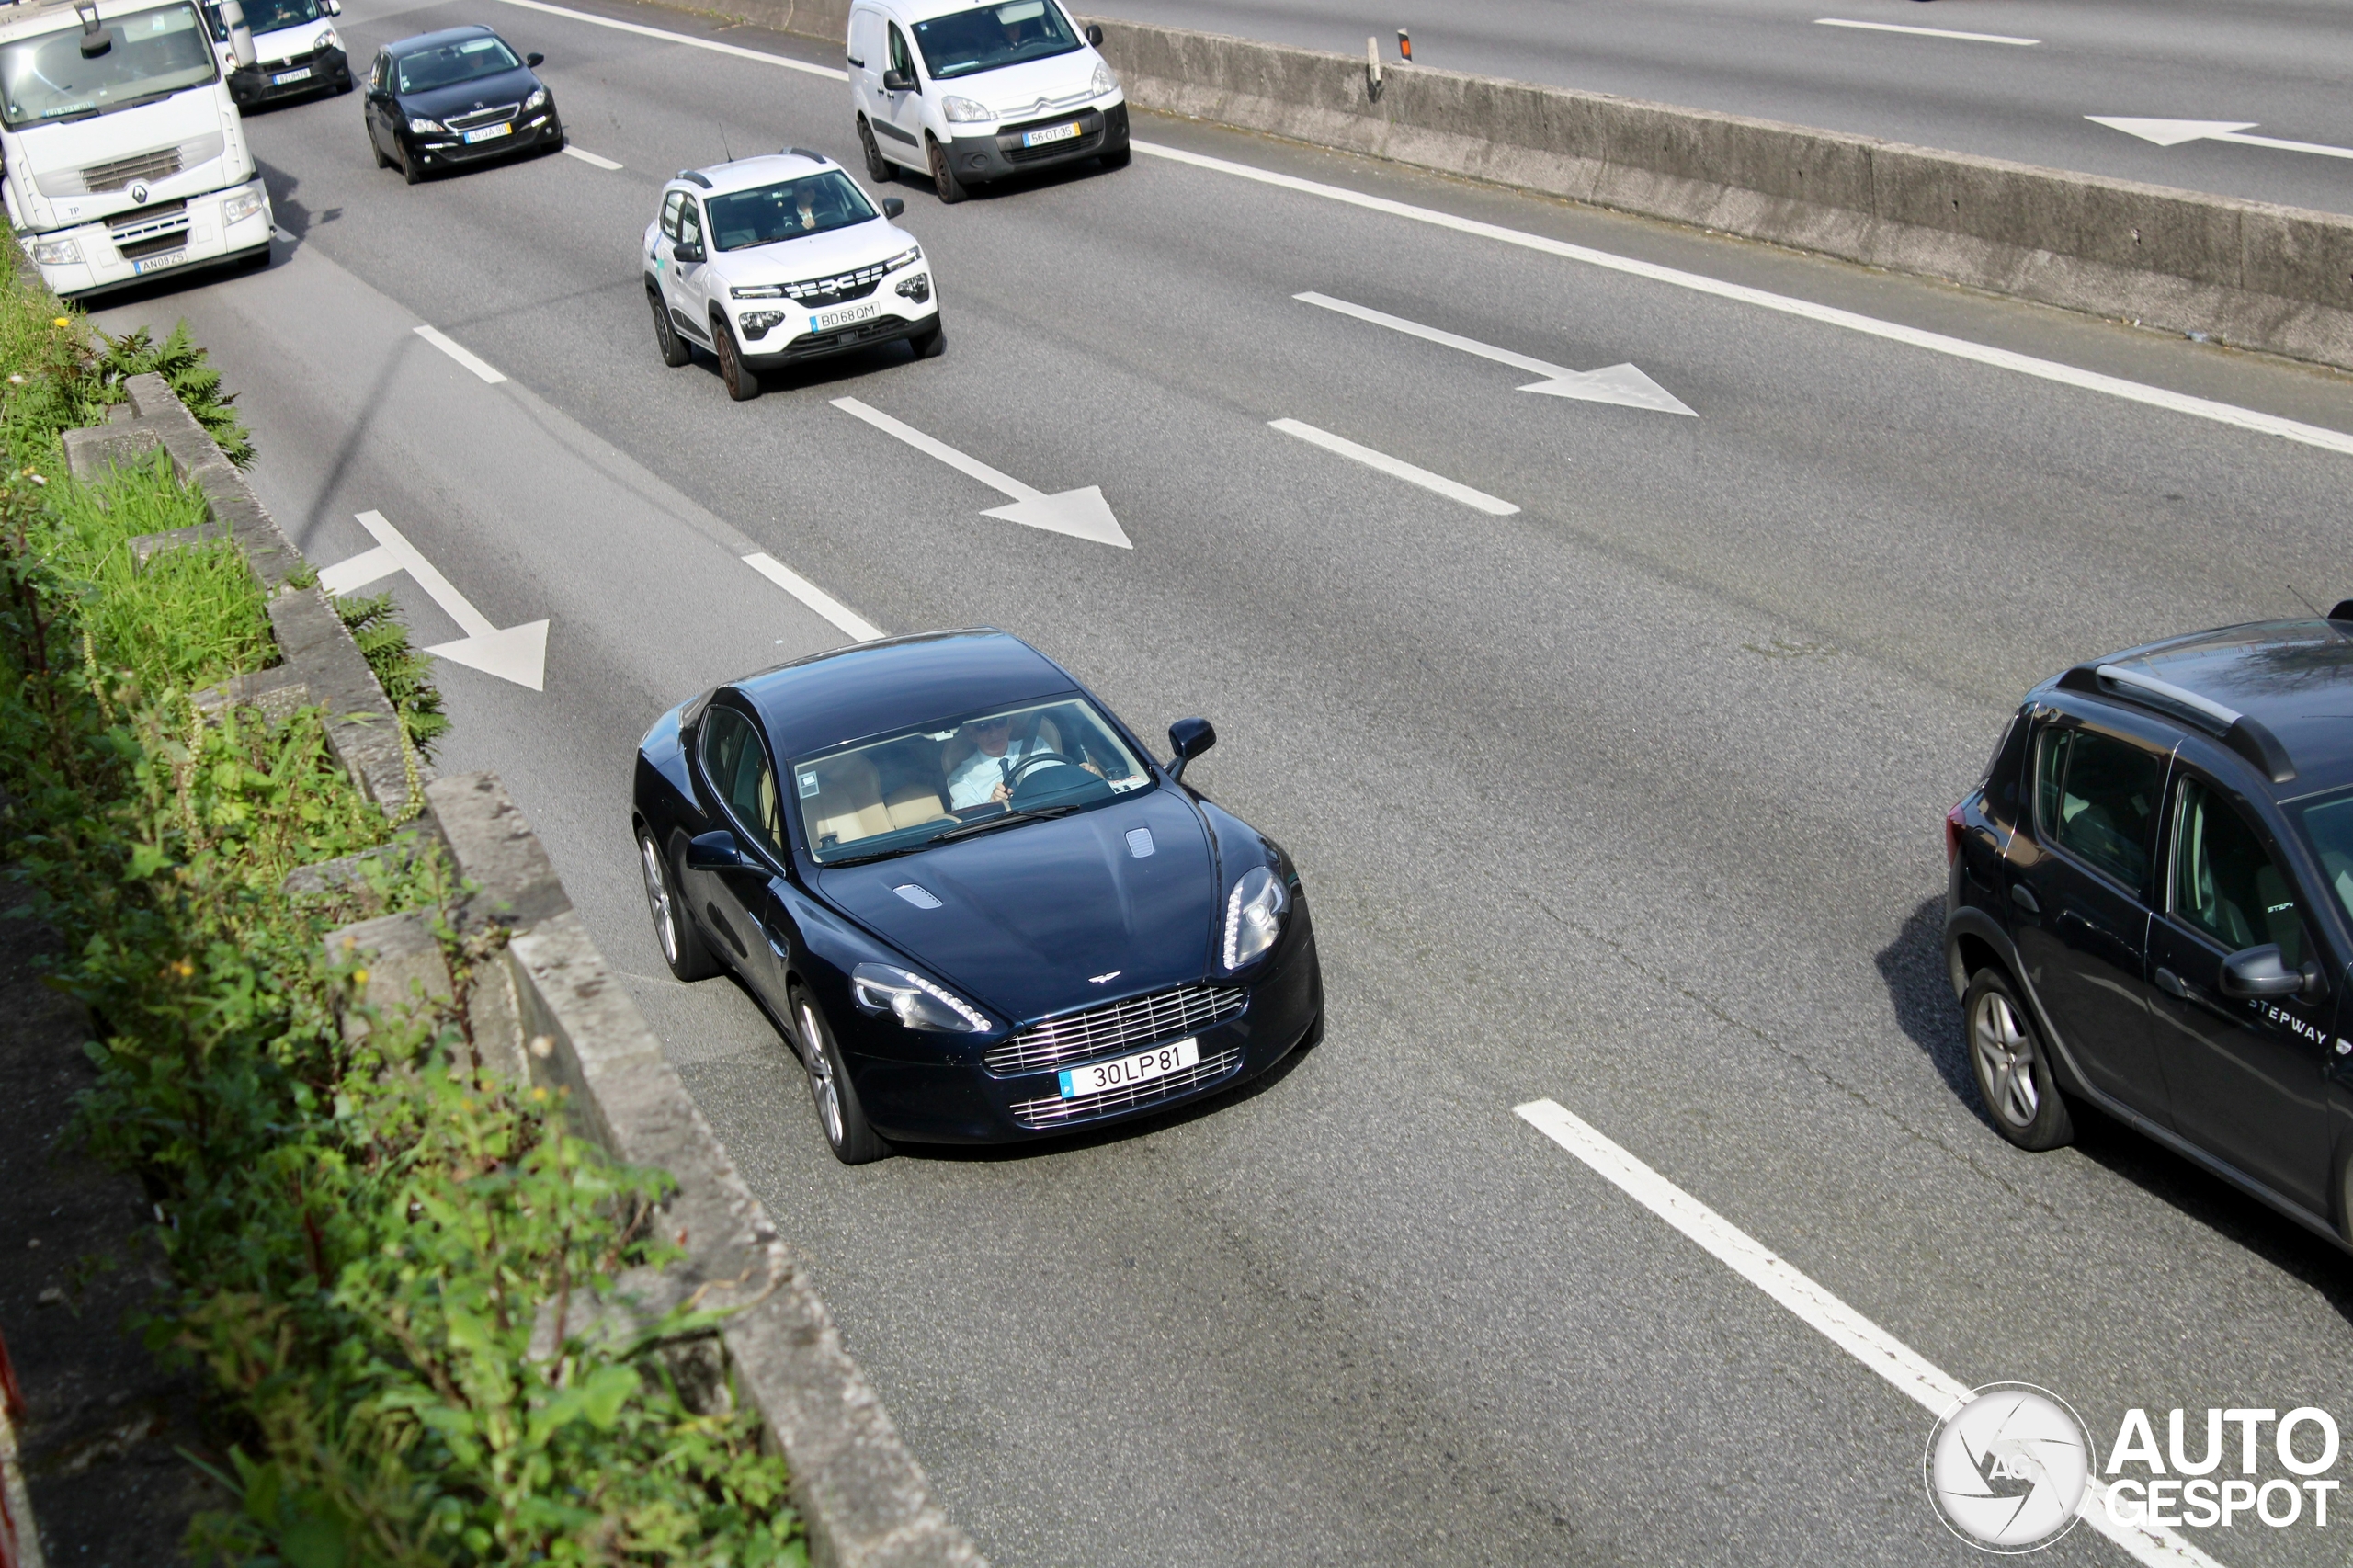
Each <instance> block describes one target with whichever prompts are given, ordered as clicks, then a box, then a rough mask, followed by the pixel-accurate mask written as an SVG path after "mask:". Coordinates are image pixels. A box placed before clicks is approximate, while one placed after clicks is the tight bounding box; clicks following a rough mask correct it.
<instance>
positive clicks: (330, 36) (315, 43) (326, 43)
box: [311, 28, 343, 50]
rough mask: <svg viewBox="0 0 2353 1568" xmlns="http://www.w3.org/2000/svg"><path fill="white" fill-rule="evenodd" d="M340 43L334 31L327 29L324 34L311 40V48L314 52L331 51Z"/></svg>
mask: <svg viewBox="0 0 2353 1568" xmlns="http://www.w3.org/2000/svg"><path fill="white" fill-rule="evenodd" d="M342 41H343V40H340V39H338V38H336V37H335V29H334V28H327V29H326V30H325V31H324V32H323V33H321V34H319V36H318V37H316V38H314V39H313V40H311V47H312V48H313V49H314V50H317V49H333V48H335V46H336V45H337V44H339V43H341V42H342Z"/></svg>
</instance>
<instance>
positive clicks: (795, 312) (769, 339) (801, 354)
mask: <svg viewBox="0 0 2353 1568" xmlns="http://www.w3.org/2000/svg"><path fill="white" fill-rule="evenodd" d="M918 267H919V268H920V264H918ZM898 282H899V279H898V278H897V277H896V276H895V275H894V276H892V277H891V278H884V279H883V280H882V282H881V284H880V285H879V286H878V287H877V289H876V290H875V295H874V298H875V302H876V304H877V305H878V307H879V310H878V312H877V313H876V314H874V315H872V316H870V317H869V318H868V319H867V320H865V321H862V322H852V323H850V324H847V325H845V326H840V327H836V328H834V329H833V330H831V331H825V332H820V331H817V330H815V321H816V317H815V315H814V314H813V313H812V312H810V311H809V310H808V309H807V308H806V307H805V306H801V305H798V304H796V303H794V301H790V300H779V301H777V304H778V305H779V306H780V307H782V309H781V310H779V311H778V312H776V313H779V314H783V315H784V319H783V320H782V321H780V322H779V323H777V324H775V325H773V326H771V327H769V328H767V330H766V331H765V332H764V333H763V334H762V335H760V336H758V337H756V338H755V337H753V336H752V335H750V334H749V333H748V332H746V331H745V330H743V329H742V320H743V317H745V315H750V314H756V313H758V312H754V311H752V310H748V309H742V310H739V311H738V312H737V323H738V330H737V332H736V334H735V342H736V345H737V347H739V348H741V349H742V350H743V355H744V363H745V364H746V365H748V366H750V367H751V368H753V369H760V370H766V369H777V368H778V367H779V366H784V365H794V364H799V363H800V362H801V360H804V359H822V358H825V357H826V356H827V355H829V354H847V353H851V352H853V351H855V350H857V349H860V348H871V347H874V346H875V345H876V344H879V343H896V342H898V341H899V340H900V339H901V338H905V337H915V336H918V335H922V334H924V333H926V332H929V331H930V330H931V329H932V328H933V327H934V326H935V325H937V324H938V321H939V296H938V294H937V293H936V292H931V291H929V290H926V294H925V296H924V299H923V300H922V301H921V302H917V301H913V300H910V299H908V298H906V297H905V296H904V295H902V294H900V293H898V292H897V290H896V285H897V283H898ZM885 301H887V302H885ZM737 303H738V304H739V305H741V304H742V303H743V301H737ZM785 312H790V313H789V314H787V313H785ZM796 326H797V327H799V328H800V330H799V332H798V333H795V331H794V328H795V327H796Z"/></svg>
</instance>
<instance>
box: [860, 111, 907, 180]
mask: <svg viewBox="0 0 2353 1568" xmlns="http://www.w3.org/2000/svg"><path fill="white" fill-rule="evenodd" d="M858 146H859V147H860V148H862V149H863V150H864V151H865V153H866V177H867V178H868V179H870V180H872V181H873V182H874V183H875V184H876V185H888V184H890V183H891V177H892V176H893V175H895V174H896V173H898V171H897V170H896V169H894V168H892V166H891V160H890V159H888V158H886V157H884V156H883V155H882V149H881V148H880V147H878V146H876V145H875V143H874V127H872V126H871V125H869V124H868V123H867V122H866V117H865V116H864V115H862V114H861V115H859V116H858Z"/></svg>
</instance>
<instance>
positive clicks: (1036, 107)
mask: <svg viewBox="0 0 2353 1568" xmlns="http://www.w3.org/2000/svg"><path fill="white" fill-rule="evenodd" d="M1029 112H1030V113H1031V114H1043V113H1045V112H1046V100H1045V99H1043V98H1040V99H1039V100H1038V101H1037V102H1036V103H1034V104H1031V105H1030V106H1029Z"/></svg>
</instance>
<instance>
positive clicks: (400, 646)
mask: <svg viewBox="0 0 2353 1568" xmlns="http://www.w3.org/2000/svg"><path fill="white" fill-rule="evenodd" d="M335 611H336V613H338V614H339V615H341V616H342V617H343V623H344V625H346V626H347V627H349V628H350V629H351V638H352V641H353V642H357V643H358V644H359V652H360V653H363V654H364V655H366V657H367V660H368V667H369V668H370V669H372V670H374V671H375V672H376V681H377V684H378V685H380V686H381V687H383V688H384V695H385V696H386V697H388V698H390V699H392V708H393V710H395V711H397V712H398V713H399V714H400V716H401V727H402V728H403V729H404V730H405V731H407V732H408V738H409V743H410V744H412V745H414V746H415V747H416V749H417V751H418V752H419V753H420V754H421V755H422V756H425V757H426V758H427V759H428V760H429V759H430V758H431V757H432V756H433V746H434V743H435V742H437V741H438V740H439V739H440V738H441V737H442V736H443V735H444V734H446V733H449V717H448V715H446V714H444V713H443V712H442V711H441V692H440V688H439V687H436V686H435V685H434V684H433V678H432V677H433V660H432V658H431V656H430V655H428V654H425V653H419V652H417V651H416V650H415V648H414V647H412V646H411V645H410V643H409V638H408V626H407V623H406V622H404V621H403V620H402V619H400V616H399V614H398V612H396V611H395V610H394V609H393V608H392V595H390V594H376V595H372V596H370V597H366V598H361V597H357V596H350V597H344V598H340V599H337V600H335Z"/></svg>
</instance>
